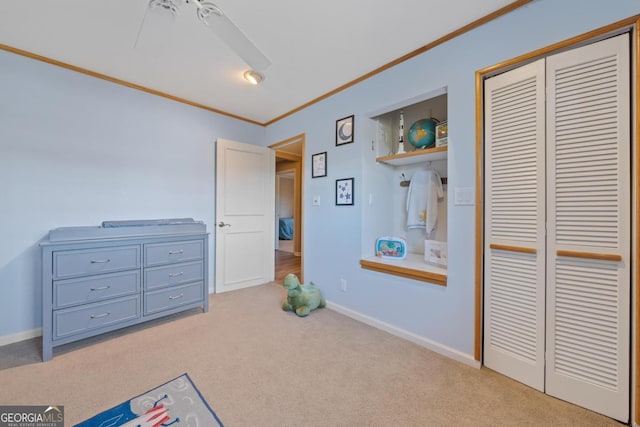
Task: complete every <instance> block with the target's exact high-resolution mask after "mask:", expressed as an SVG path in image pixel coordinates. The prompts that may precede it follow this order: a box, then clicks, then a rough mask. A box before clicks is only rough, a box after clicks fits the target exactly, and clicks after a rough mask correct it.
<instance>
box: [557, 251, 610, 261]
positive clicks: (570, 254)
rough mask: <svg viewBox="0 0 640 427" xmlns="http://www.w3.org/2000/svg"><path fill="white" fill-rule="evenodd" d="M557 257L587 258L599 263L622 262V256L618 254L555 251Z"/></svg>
mask: <svg viewBox="0 0 640 427" xmlns="http://www.w3.org/2000/svg"><path fill="white" fill-rule="evenodd" d="M557 254H558V256H564V257H571V258H587V259H597V260H599V261H614V262H620V261H622V256H620V255H618V254H599V253H595V252H577V251H566V250H560V249H558V251H557Z"/></svg>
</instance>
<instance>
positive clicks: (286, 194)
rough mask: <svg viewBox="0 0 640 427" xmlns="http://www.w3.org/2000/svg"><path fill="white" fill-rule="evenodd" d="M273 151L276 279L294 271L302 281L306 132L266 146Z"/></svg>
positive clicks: (278, 281)
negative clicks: (274, 168) (274, 165)
mask: <svg viewBox="0 0 640 427" xmlns="http://www.w3.org/2000/svg"><path fill="white" fill-rule="evenodd" d="M269 148H271V149H273V150H274V151H275V162H276V189H275V194H276V200H275V224H274V227H275V240H274V251H275V281H276V282H277V283H280V282H282V279H283V278H284V276H286V275H287V274H289V273H293V274H295V275H297V276H298V278H299V279H300V282H304V271H303V266H304V252H303V247H304V245H303V243H304V224H303V208H302V200H303V177H304V152H305V135H304V134H300V135H296V136H294V137H292V138H288V139H285V140H283V141H280V142H277V143H275V144H272V145H270V146H269Z"/></svg>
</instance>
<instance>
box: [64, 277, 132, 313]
mask: <svg viewBox="0 0 640 427" xmlns="http://www.w3.org/2000/svg"><path fill="white" fill-rule="evenodd" d="M139 291H140V269H137V270H132V271H126V272H122V273H110V274H100V275H97V276H88V277H80V278H77V279H66V280H57V281H54V282H53V308H62V307H69V306H72V305H78V304H85V303H89V302H95V301H100V300H104V299H108V298H115V297H121V296H125V295H129V294H134V293H136V292H139Z"/></svg>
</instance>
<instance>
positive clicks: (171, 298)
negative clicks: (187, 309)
mask: <svg viewBox="0 0 640 427" xmlns="http://www.w3.org/2000/svg"><path fill="white" fill-rule="evenodd" d="M183 296H184V294H180V295H176V296H170V297H169V299H170V300H174V299H178V298H182V297H183Z"/></svg>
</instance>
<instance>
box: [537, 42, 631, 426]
mask: <svg viewBox="0 0 640 427" xmlns="http://www.w3.org/2000/svg"><path fill="white" fill-rule="evenodd" d="M547 82H548V87H549V89H548V99H547V112H548V114H547V153H548V155H547V170H548V181H547V182H548V189H549V193H548V194H551V191H553V194H554V196H553V197H549V198H548V201H547V209H548V214H547V221H548V238H547V240H548V242H547V295H548V296H547V366H546V383H547V384H546V385H547V393H548V394H550V395H553V396H557V397H559V398H561V399H563V400H567V401H569V402H573V403H576V404H578V405H581V406H584V407H587V408H589V409H592V410H594V411H597V412H600V413H602V414H605V415H608V416H610V417H613V418H616V419H618V420H621V421H624V422H626V421H627V420H628V418H629V376H630V371H629V341H630V331H629V323H630V274H631V273H630V261H631V259H630V249H631V242H630V239H631V224H630V221H631V208H630V198H631V190H630V181H631V176H630V156H631V146H630V116H631V113H630V106H629V104H630V99H629V93H630V88H629V35H628V34H624V35H620V36H617V37H615V38H611V39H608V40H604V41H601V42H599V43H595V44H591V45H588V46H584V47H581V48H577V49H573V50H571V51H567V52H563V53H560V54H557V55H554V56H550V57H549V58H548V59H547Z"/></svg>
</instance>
